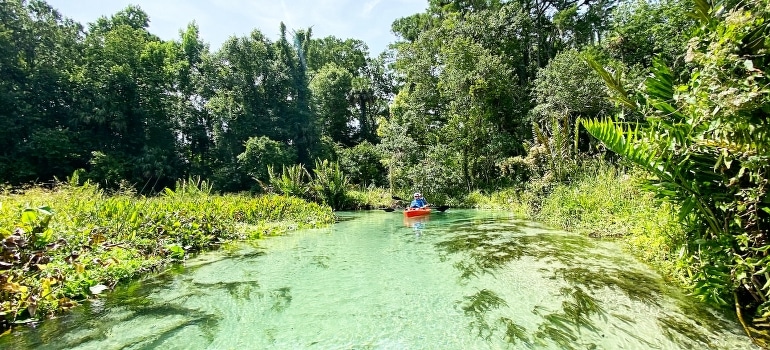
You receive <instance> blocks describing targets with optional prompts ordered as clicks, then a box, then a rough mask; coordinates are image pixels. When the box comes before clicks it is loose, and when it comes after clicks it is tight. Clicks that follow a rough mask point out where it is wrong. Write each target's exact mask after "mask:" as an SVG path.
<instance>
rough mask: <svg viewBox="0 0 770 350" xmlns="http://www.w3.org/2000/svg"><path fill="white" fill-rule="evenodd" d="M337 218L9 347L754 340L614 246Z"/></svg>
mask: <svg viewBox="0 0 770 350" xmlns="http://www.w3.org/2000/svg"><path fill="white" fill-rule="evenodd" d="M340 216H341V217H342V218H343V219H344V220H343V221H342V222H340V223H338V224H335V225H334V226H333V227H330V228H327V229H320V230H307V231H300V232H296V233H292V234H291V235H288V236H284V237H277V238H269V239H265V240H262V241H260V242H259V247H253V246H245V247H240V248H238V249H229V250H227V251H224V250H222V251H218V252H214V253H209V254H204V255H202V256H199V257H197V258H195V259H192V260H190V261H188V263H187V264H186V266H185V267H182V268H180V269H179V271H178V273H177V272H175V273H169V274H167V275H166V276H161V277H157V278H154V279H151V280H147V281H142V282H137V283H134V284H131V285H128V286H125V287H122V288H119V289H118V290H116V291H115V292H114V293H111V294H110V295H109V296H106V297H104V298H103V299H100V300H96V301H94V302H92V303H89V304H88V305H84V306H83V307H80V308H78V309H76V310H75V311H74V312H72V313H70V314H68V315H67V316H64V317H61V318H59V319H55V320H50V321H46V322H43V323H42V324H41V325H39V326H38V327H37V328H34V329H27V330H22V331H17V332H14V333H13V334H12V335H10V336H6V337H3V338H0V348H3V349H6V348H7V349H26V348H30V349H31V348H35V349H144V348H160V349H306V348H309V349H505V348H513V349H541V348H545V349H547V348H553V349H704V348H708V349H749V348H752V344H751V342H750V341H749V340H748V338H747V337H745V336H744V335H743V333H742V331H741V330H740V329H739V327H738V326H737V324H736V323H735V322H734V321H731V320H726V319H724V318H723V317H722V316H720V315H719V314H718V313H715V312H712V311H710V310H708V309H706V308H703V307H701V306H698V305H697V304H696V303H693V302H691V301H688V299H686V298H685V297H684V296H683V295H682V294H681V291H679V290H677V289H674V288H672V287H670V286H668V285H667V284H666V283H665V282H664V281H663V280H661V278H660V277H659V276H658V275H656V274H655V273H653V272H652V271H651V270H650V269H649V268H647V267H646V266H644V265H642V264H640V263H639V262H637V261H636V260H634V259H633V258H631V257H630V256H628V255H627V254H624V253H623V252H621V251H620V249H619V247H618V246H617V245H616V244H615V243H612V242H605V241H597V240H592V239H589V238H585V237H582V236H579V235H575V234H570V233H565V232H560V231H553V230H549V229H546V228H543V227H541V226H538V225H537V224H534V223H531V222H526V221H519V220H515V219H513V218H510V217H508V216H507V215H506V214H503V213H492V212H481V211H460V210H452V211H449V212H447V213H443V214H434V215H432V216H431V217H430V218H429V220H428V221H422V220H417V221H408V222H405V221H404V219H403V217H402V215H401V214H399V213H385V212H369V213H342V214H340Z"/></svg>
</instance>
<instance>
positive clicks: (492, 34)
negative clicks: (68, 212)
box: [0, 0, 770, 337]
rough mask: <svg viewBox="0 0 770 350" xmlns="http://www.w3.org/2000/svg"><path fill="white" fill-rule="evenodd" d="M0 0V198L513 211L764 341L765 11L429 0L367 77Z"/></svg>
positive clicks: (347, 62)
mask: <svg viewBox="0 0 770 350" xmlns="http://www.w3.org/2000/svg"><path fill="white" fill-rule="evenodd" d="M0 1H1V3H2V5H3V6H0V47H2V48H3V50H1V51H0V76H1V77H2V79H1V80H0V181H2V182H7V183H8V184H10V185H12V186H17V185H20V184H25V183H29V182H30V181H38V182H45V181H49V180H52V179H54V177H58V178H65V177H66V176H69V175H71V174H73V173H74V172H75V171H79V170H78V169H83V171H82V173H81V174H82V175H80V176H81V178H82V179H83V180H86V179H87V180H90V181H91V182H92V183H98V184H99V185H100V186H102V187H103V188H106V189H118V188H135V189H136V191H137V192H140V193H148V194H149V193H157V192H159V191H162V189H163V188H165V187H173V184H174V182H175V181H176V179H179V178H190V177H200V178H203V179H206V181H209V183H211V184H212V187H213V190H214V191H216V192H238V191H246V190H249V191H252V192H263V191H265V192H280V193H284V194H289V195H294V196H298V197H303V198H306V199H310V200H314V201H317V202H321V203H326V204H328V205H330V206H333V207H335V208H352V207H357V206H362V205H363V204H365V203H366V204H372V205H378V204H381V201H382V198H383V196H385V198H386V199H387V197H389V196H390V195H391V194H403V193H407V192H411V191H421V192H425V193H427V194H429V195H430V197H429V198H430V200H431V201H433V202H438V203H448V204H463V203H464V204H467V205H471V204H474V203H482V202H485V201H492V202H498V203H504V204H505V205H506V206H508V207H516V206H523V207H524V208H525V209H522V210H521V211H522V212H527V213H529V214H530V215H532V216H533V217H535V218H547V217H550V218H554V217H556V218H563V219H564V220H563V222H556V223H555V224H558V225H561V226H564V227H568V228H573V229H578V230H585V231H588V232H589V233H591V234H596V235H626V236H627V237H628V240H629V241H632V242H636V246H637V247H642V246H645V244H647V245H646V247H647V248H648V249H646V250H645V251H643V252H642V253H641V254H642V255H645V256H646V257H648V258H649V259H651V260H655V261H656V263H658V264H659V265H660V266H662V267H663V268H664V269H666V270H667V271H668V272H669V273H670V274H671V275H672V276H676V277H677V279H678V281H679V282H680V283H681V284H682V285H683V286H685V287H686V288H688V289H689V290H690V291H691V292H692V293H693V294H694V295H696V296H698V297H700V298H702V299H703V300H705V301H707V302H710V303H712V304H715V305H723V306H724V305H728V306H732V305H733V304H734V305H735V306H736V311H737V312H738V313H739V316H741V319H742V320H743V322H744V326H746V328H747V331H749V334H751V335H760V336H763V335H761V334H759V333H755V332H759V330H758V329H757V327H759V326H761V325H762V324H766V323H765V320H766V319H767V317H768V316H769V315H770V302H769V301H768V300H769V299H770V287H768V284H769V283H770V282H768V281H770V277H769V276H770V275H768V273H769V272H767V267H768V265H769V264H770V259H768V257H767V252H768V247H770V245H768V243H770V242H768V241H767V239H768V238H767V234H768V232H767V230H768V220H770V209H768V207H769V206H770V205H769V204H770V200H768V198H767V195H766V192H767V170H768V138H767V136H768V121H767V115H768V112H769V110H768V81H767V77H766V75H765V74H766V73H765V70H766V68H767V49H768V47H770V39H767V38H768V37H770V36H768V34H770V33H768V30H769V29H768V26H769V25H768V22H767V19H768V14H769V13H770V2H768V0H746V1H740V2H739V1H735V0H725V1H717V0H713V1H712V0H692V1H690V0H661V1H644V0H581V1H573V0H507V1H506V0H429V1H427V9H426V11H425V12H423V13H418V14H414V15H412V16H409V17H405V18H401V19H398V20H396V21H395V22H394V23H393V25H392V30H393V32H394V33H396V34H397V35H398V37H399V40H398V41H397V42H396V43H394V44H393V45H392V46H391V49H390V50H388V51H386V52H383V53H381V54H380V55H379V56H378V57H376V58H371V57H370V55H369V52H368V49H367V47H366V44H365V43H363V42H361V41H359V40H355V39H340V38H335V37H326V38H321V39H316V38H313V36H312V31H311V30H309V29H308V30H295V31H291V32H289V31H288V30H287V29H286V28H285V27H283V26H282V28H281V34H280V36H279V38H278V40H277V41H275V42H273V41H271V40H269V39H268V38H266V37H265V36H264V35H263V34H262V33H261V32H260V31H259V30H254V31H253V32H252V33H251V35H249V36H247V37H242V38H237V37H233V38H230V39H229V40H228V41H227V42H225V43H224V44H223V46H222V47H221V48H219V49H218V50H217V51H215V52H212V51H210V49H209V47H208V45H207V44H206V43H204V42H202V41H201V40H200V38H199V36H198V29H197V27H196V26H195V24H194V23H192V24H190V25H189V26H188V27H187V28H185V29H184V30H182V31H181V32H180V37H179V39H177V40H172V41H164V40H161V39H159V38H158V37H156V36H155V35H153V34H151V33H149V32H148V30H147V28H148V23H149V18H148V17H147V15H146V14H145V13H144V12H143V11H142V10H141V9H140V8H138V7H134V6H131V7H128V8H126V9H125V10H123V11H121V12H119V13H116V14H114V15H112V16H111V17H104V18H100V19H99V20H97V21H96V22H94V23H90V24H88V25H87V27H83V26H82V25H81V24H78V23H74V22H72V21H70V20H68V19H66V18H64V17H62V16H61V15H60V14H59V13H57V12H56V11H55V10H54V9H52V8H50V7H49V6H48V5H46V4H45V3H44V2H43V1H37V0H34V1H22V0H0ZM594 136H595V137H596V139H595V138H593V137H594ZM597 139H598V140H600V141H598V140H597ZM632 166H634V167H635V168H631V167H632ZM632 169H635V170H632ZM354 186H357V191H356V192H350V191H351V188H353V187H354ZM378 187H379V188H384V187H387V188H388V190H387V192H386V191H385V190H378V189H377V188H378ZM642 188H647V189H650V190H652V191H650V192H644V191H641V189H642ZM367 189H368V190H367ZM602 190H603V192H596V191H602ZM592 191H593V192H592ZM367 193H368V194H367ZM386 193H387V195H386ZM587 193H602V195H603V196H607V197H609V198H612V200H611V202H610V203H609V204H602V203H600V202H597V201H596V200H595V199H592V197H591V196H589V195H586V194H587ZM653 194H654V195H656V196H657V198H659V199H664V200H665V201H664V202H660V201H656V200H655V199H654V198H653V197H652V195H653ZM367 196H368V197H367ZM483 198H488V199H483ZM554 201H556V202H554ZM4 206H5V205H4ZM674 211H677V212H678V215H675V216H672V215H671V213H672V212H674ZM554 213H555V214H558V215H550V214H554ZM597 213H598V214H597ZM615 215H620V217H618V218H617V219H616V220H615V221H606V220H607V218H608V217H610V218H611V217H613V216H615ZM634 215H637V216H634ZM15 220H18V219H15ZM591 222H600V223H601V224H602V225H603V228H602V229H597V228H598V227H602V226H598V225H590V223H591ZM628 222H638V223H639V224H638V225H639V226H642V227H644V228H640V227H628V226H627V225H626V224H627V223H628ZM586 223H589V224H586ZM4 225H5V224H4ZM645 225H646V226H645ZM2 227H13V225H12V224H11V225H10V226H2ZM607 227H612V229H611V231H612V232H604V231H606V230H607ZM12 231H13V230H12V229H11V230H10V231H9V232H12ZM8 234H9V233H7V232H6V233H3V235H4V237H6V238H7V237H9V236H8ZM642 242H644V243H642ZM651 246H653V247H659V248H660V249H659V251H658V252H654V251H649V247H651ZM6 275H7V274H6ZM764 336H765V337H767V336H766V335H764Z"/></svg>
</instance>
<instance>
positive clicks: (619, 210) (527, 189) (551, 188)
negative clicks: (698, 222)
mask: <svg viewBox="0 0 770 350" xmlns="http://www.w3.org/2000/svg"><path fill="white" fill-rule="evenodd" d="M645 176H646V174H645V173H642V172H624V171H622V170H620V169H618V168H617V167H616V166H613V165H608V164H606V163H601V162H595V163H594V162H592V163H591V164H590V166H586V167H584V168H582V169H581V171H579V172H578V173H577V174H576V175H574V176H573V177H572V179H571V181H570V182H569V183H557V182H554V181H550V180H549V179H547V178H539V179H534V180H532V181H530V182H529V183H527V184H525V185H523V186H521V187H517V188H509V189H505V190H501V191H497V192H494V193H491V194H483V193H481V192H478V191H477V192H473V193H471V194H470V195H468V196H467V197H466V198H465V199H464V200H463V201H462V202H463V205H465V206H468V207H473V208H480V209H503V210H509V211H511V212H513V213H514V214H516V215H517V216H519V217H521V218H525V219H529V220H534V221H538V222H542V223H545V224H548V225H550V226H553V227H557V228H560V229H564V230H568V231H572V232H577V233H581V234H584V235H588V236H591V237H596V238H616V239H618V240H619V241H620V242H621V243H622V244H623V245H624V247H625V249H627V250H628V251H630V252H631V253H633V254H634V255H636V256H638V257H639V258H640V259H642V260H643V261H646V262H647V263H649V264H650V265H652V266H654V267H655V268H657V269H658V270H659V271H661V272H662V273H663V274H664V275H666V276H668V277H669V278H673V279H681V277H682V276H681V274H682V273H683V272H682V271H681V270H680V269H679V268H678V267H677V266H678V263H677V259H678V258H679V249H680V248H681V247H682V246H683V244H684V242H685V231H684V228H683V226H682V224H681V223H680V222H679V220H678V218H677V210H678V208H675V207H674V206H672V205H671V204H670V203H666V202H661V201H659V200H657V199H656V198H654V196H653V195H652V193H650V192H648V191H646V190H645V189H644V186H643V184H644V179H645Z"/></svg>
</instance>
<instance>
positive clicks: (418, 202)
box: [409, 197, 428, 208]
mask: <svg viewBox="0 0 770 350" xmlns="http://www.w3.org/2000/svg"><path fill="white" fill-rule="evenodd" d="M426 205H428V201H426V200H425V198H422V197H420V198H415V199H414V200H412V204H410V205H409V207H410V208H422V207H424V206H426Z"/></svg>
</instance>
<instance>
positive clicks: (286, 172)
mask: <svg viewBox="0 0 770 350" xmlns="http://www.w3.org/2000/svg"><path fill="white" fill-rule="evenodd" d="M267 169H268V174H269V176H270V185H271V186H272V189H273V190H275V191H277V192H278V193H282V194H284V195H287V196H294V197H297V198H307V197H308V195H309V191H310V187H309V186H308V181H310V174H309V173H308V172H307V169H305V167H304V166H303V165H302V164H295V165H290V166H288V167H287V166H283V167H282V171H281V174H280V176H279V175H277V174H275V173H274V172H273V168H272V167H268V168H267Z"/></svg>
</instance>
